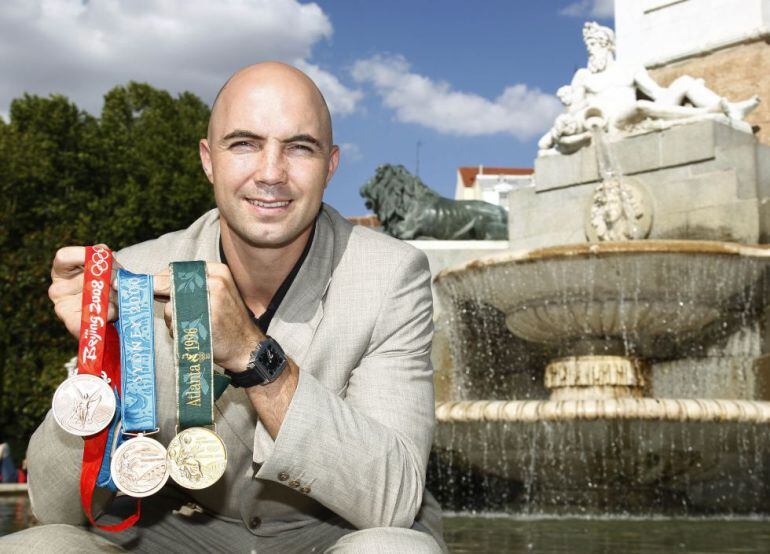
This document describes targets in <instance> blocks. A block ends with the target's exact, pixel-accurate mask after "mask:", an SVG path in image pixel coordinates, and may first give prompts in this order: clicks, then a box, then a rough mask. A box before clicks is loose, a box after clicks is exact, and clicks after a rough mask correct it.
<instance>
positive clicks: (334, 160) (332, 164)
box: [324, 144, 340, 188]
mask: <svg viewBox="0 0 770 554" xmlns="http://www.w3.org/2000/svg"><path fill="white" fill-rule="evenodd" d="M339 165H340V149H339V147H338V146H337V145H336V144H334V145H332V151H331V153H330V154H329V169H328V171H327V172H326V182H325V183H324V188H326V185H328V184H329V181H331V180H332V177H333V176H334V172H335V171H337V167H338V166H339Z"/></svg>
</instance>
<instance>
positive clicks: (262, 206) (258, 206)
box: [245, 198, 292, 214]
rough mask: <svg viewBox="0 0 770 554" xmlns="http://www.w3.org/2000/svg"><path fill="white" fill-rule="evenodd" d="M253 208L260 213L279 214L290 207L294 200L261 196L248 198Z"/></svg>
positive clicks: (247, 200)
mask: <svg viewBox="0 0 770 554" xmlns="http://www.w3.org/2000/svg"><path fill="white" fill-rule="evenodd" d="M245 200H246V202H248V203H249V204H250V205H251V207H252V208H253V209H255V210H256V211H258V212H260V213H270V214H277V213H281V212H284V211H286V210H287V209H288V207H289V204H291V203H292V200H265V199H261V198H246V199H245Z"/></svg>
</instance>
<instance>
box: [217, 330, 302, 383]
mask: <svg viewBox="0 0 770 554" xmlns="http://www.w3.org/2000/svg"><path fill="white" fill-rule="evenodd" d="M286 364H287V360H286V354H285V353H284V351H283V349H282V348H281V345H279V344H278V342H277V341H276V340H275V339H273V338H272V337H267V338H266V339H265V340H263V341H262V342H260V343H259V344H258V345H257V347H256V348H255V349H254V351H253V352H252V353H251V355H250V356H249V363H248V364H246V370H245V371H238V372H236V371H229V370H225V373H227V375H229V376H230V380H231V384H232V385H233V386H234V387H253V386H256V385H267V384H268V383H272V382H273V381H275V380H276V379H278V376H279V375H281V372H283V370H284V369H285V368H286Z"/></svg>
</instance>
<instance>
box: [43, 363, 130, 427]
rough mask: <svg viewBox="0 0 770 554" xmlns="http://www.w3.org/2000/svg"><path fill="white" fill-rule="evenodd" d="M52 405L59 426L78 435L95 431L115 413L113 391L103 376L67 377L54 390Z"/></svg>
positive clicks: (106, 424)
mask: <svg viewBox="0 0 770 554" xmlns="http://www.w3.org/2000/svg"><path fill="white" fill-rule="evenodd" d="M52 404H53V406H52V407H53V417H54V419H55V420H56V423H58V424H59V427H61V428H62V429H64V430H65V431H67V432H68V433H71V434H73V435H78V436H80V437H87V436H89V435H93V434H95V433H98V432H99V431H101V430H102V429H104V428H105V427H107V426H108V425H109V424H110V422H111V421H112V418H113V416H114V415H115V394H114V393H113V392H112V388H111V387H110V385H108V384H107V382H106V381H105V380H104V379H101V378H100V377H97V376H95V375H89V374H79V375H75V376H73V377H70V378H68V379H67V380H66V381H64V382H63V383H62V384H61V385H59V388H57V389H56V393H54V395H53V403H52Z"/></svg>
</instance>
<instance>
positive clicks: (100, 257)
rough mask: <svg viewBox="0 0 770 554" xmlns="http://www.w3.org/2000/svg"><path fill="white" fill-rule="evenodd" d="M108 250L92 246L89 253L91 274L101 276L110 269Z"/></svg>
mask: <svg viewBox="0 0 770 554" xmlns="http://www.w3.org/2000/svg"><path fill="white" fill-rule="evenodd" d="M109 262H110V251H109V250H105V249H103V248H94V253H93V254H92V255H91V275H93V276H94V277H101V276H102V275H104V274H105V273H106V272H107V271H109V269H110V263H109Z"/></svg>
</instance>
